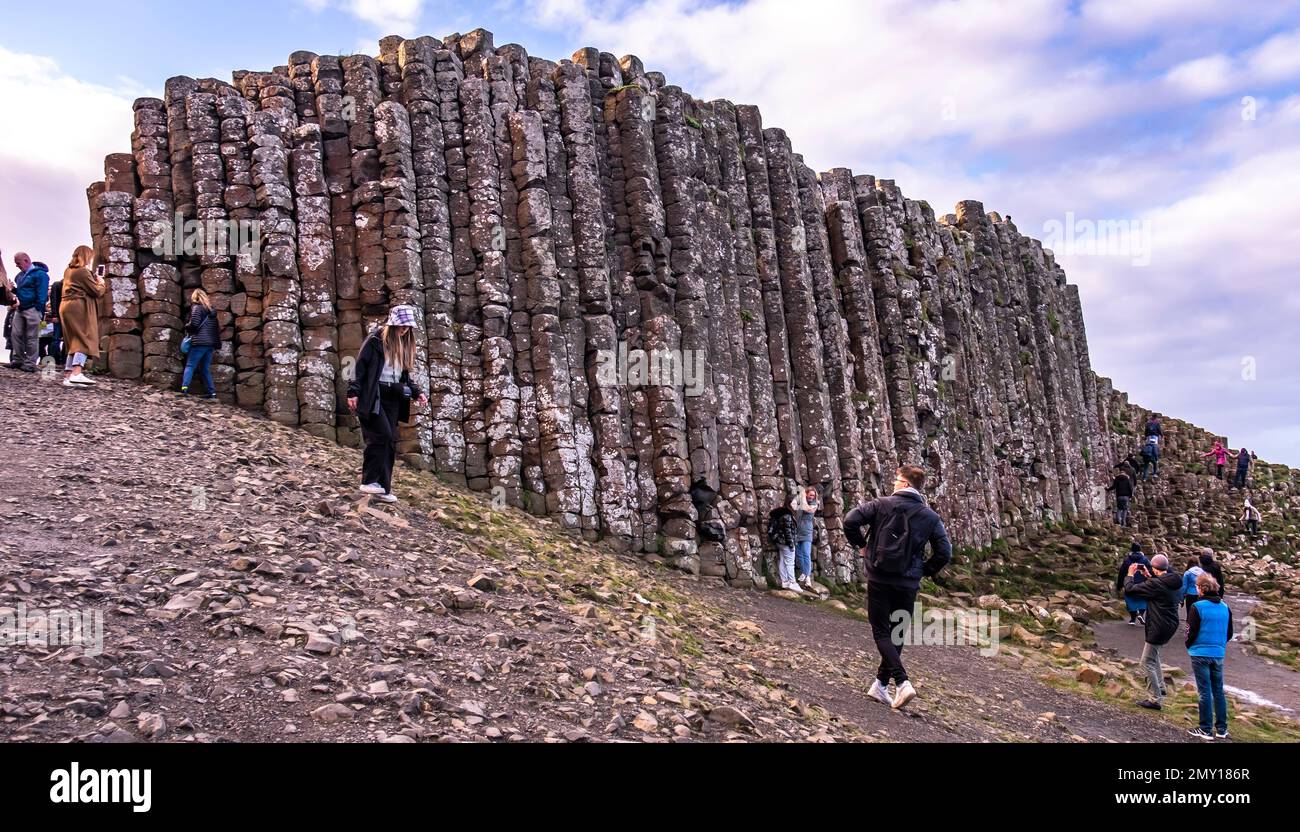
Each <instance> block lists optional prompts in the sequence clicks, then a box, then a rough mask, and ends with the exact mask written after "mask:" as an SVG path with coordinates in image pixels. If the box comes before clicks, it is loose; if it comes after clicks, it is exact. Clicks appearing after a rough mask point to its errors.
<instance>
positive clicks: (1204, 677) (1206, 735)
mask: <svg viewBox="0 0 1300 832" xmlns="http://www.w3.org/2000/svg"><path fill="white" fill-rule="evenodd" d="M1196 587H1197V589H1198V590H1199V592H1200V595H1201V598H1203V599H1205V600H1203V601H1197V602H1196V603H1195V604H1193V605H1192V610H1191V613H1190V614H1189V615H1188V616H1187V655H1188V656H1190V657H1191V659H1192V675H1194V676H1195V677H1196V695H1197V697H1198V699H1199V708H1200V718H1201V724H1200V725H1198V726H1197V727H1195V728H1193V729H1192V730H1191V731H1189V732H1188V733H1190V734H1191V735H1192V736H1193V737H1197V738H1199V739H1203V740H1213V739H1220V740H1226V739H1227V738H1228V699H1227V697H1226V696H1225V695H1224V693H1223V659H1224V657H1225V656H1226V655H1227V652H1228V642H1229V641H1231V640H1232V610H1230V609H1228V605H1227V604H1225V603H1224V602H1223V599H1222V598H1221V597H1220V596H1219V582H1218V581H1216V580H1215V579H1214V576H1213V575H1211V574H1209V573H1208V572H1203V573H1201V575H1200V576H1199V577H1197V579H1196Z"/></svg>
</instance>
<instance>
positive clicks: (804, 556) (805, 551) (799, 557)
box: [794, 540, 812, 578]
mask: <svg viewBox="0 0 1300 832" xmlns="http://www.w3.org/2000/svg"><path fill="white" fill-rule="evenodd" d="M794 556H795V567H794V570H795V572H796V573H798V574H799V575H800V576H803V575H807V576H808V577H810V578H811V577H812V541H811V540H800V541H799V542H798V543H796V544H794Z"/></svg>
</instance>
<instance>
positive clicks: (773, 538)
mask: <svg viewBox="0 0 1300 832" xmlns="http://www.w3.org/2000/svg"><path fill="white" fill-rule="evenodd" d="M798 534H799V524H798V523H797V522H796V521H795V519H794V512H793V511H791V510H790V507H789V506H786V505H780V506H777V507H776V508H774V509H772V512H771V513H770V514H768V516H767V541H768V543H771V544H772V546H773V547H774V548H775V549H776V568H777V576H778V578H779V579H780V581H781V589H784V590H785V591H787V592H795V593H798V594H800V595H802V594H803V589H802V588H801V587H800V586H799V583H798V581H797V580H795V574H794V547H795V543H796V542H797V540H798Z"/></svg>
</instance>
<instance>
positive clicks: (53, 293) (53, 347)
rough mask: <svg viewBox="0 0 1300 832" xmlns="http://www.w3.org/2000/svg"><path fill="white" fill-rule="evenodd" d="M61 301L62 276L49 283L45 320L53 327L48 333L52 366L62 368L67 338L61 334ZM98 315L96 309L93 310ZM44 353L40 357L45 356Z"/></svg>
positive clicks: (66, 352)
mask: <svg viewBox="0 0 1300 832" xmlns="http://www.w3.org/2000/svg"><path fill="white" fill-rule="evenodd" d="M62 303H63V278H59V279H58V280H56V281H54V282H53V283H51V284H50V303H49V307H48V311H47V313H46V316H45V320H46V321H47V322H48V323H49V324H51V326H52V327H53V332H52V333H51V335H50V348H49V353H48V354H49V355H50V356H51V357H53V358H54V366H55V367H57V368H58V369H60V370H62V369H64V367H65V365H66V363H67V360H68V350H67V339H66V338H65V337H64V335H63V319H62V318H61V317H60V316H59V306H60V305H62ZM95 315H96V318H98V316H99V312H98V309H97V310H96V312H95ZM45 355H46V354H45V353H42V354H41V357H42V358H44V357H45Z"/></svg>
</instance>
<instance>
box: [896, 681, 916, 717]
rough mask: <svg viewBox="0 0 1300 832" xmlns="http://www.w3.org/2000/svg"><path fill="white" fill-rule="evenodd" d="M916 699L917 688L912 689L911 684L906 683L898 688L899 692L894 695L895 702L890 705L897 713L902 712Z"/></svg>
mask: <svg viewBox="0 0 1300 832" xmlns="http://www.w3.org/2000/svg"><path fill="white" fill-rule="evenodd" d="M915 698H916V688H914V687H912V683H911V682H904V683H903V684H901V685H899V686H898V692H897V693H895V694H894V701H893V702H892V703H890V707H892V708H893V709H894V710H896V711H901V710H903V709H904V708H906V707H907V703H908V702H911V701H912V700H913V699H915Z"/></svg>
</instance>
